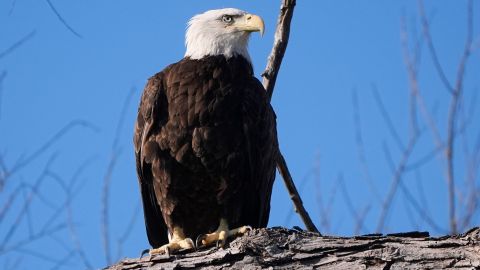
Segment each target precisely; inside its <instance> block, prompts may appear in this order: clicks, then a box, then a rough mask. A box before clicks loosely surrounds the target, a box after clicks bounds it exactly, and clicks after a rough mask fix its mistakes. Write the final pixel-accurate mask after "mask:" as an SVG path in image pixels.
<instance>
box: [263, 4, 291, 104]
mask: <svg viewBox="0 0 480 270" xmlns="http://www.w3.org/2000/svg"><path fill="white" fill-rule="evenodd" d="M296 4H297V1H296V0H282V5H281V6H280V15H279V16H278V21H277V29H276V30H275V40H274V41H273V47H272V51H271V52H270V56H269V57H268V63H267V66H266V68H265V71H264V72H263V73H262V77H263V86H264V87H265V90H266V91H267V97H268V100H271V99H272V95H273V90H274V88H275V82H276V81H277V76H278V72H279V70H280V66H281V64H282V60H283V56H284V55H285V51H286V50H287V45H288V38H289V37H290V23H291V21H292V17H293V11H294V9H295V5H296Z"/></svg>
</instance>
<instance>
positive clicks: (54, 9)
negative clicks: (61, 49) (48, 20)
mask: <svg viewBox="0 0 480 270" xmlns="http://www.w3.org/2000/svg"><path fill="white" fill-rule="evenodd" d="M45 1H46V2H47V4H48V6H49V7H50V9H51V10H52V11H53V13H55V15H56V16H57V19H58V20H59V21H60V22H61V23H62V24H63V25H64V26H65V27H66V28H67V29H68V30H69V31H70V32H71V33H72V34H74V35H75V36H77V37H78V38H83V37H82V35H80V34H79V33H78V32H77V31H75V29H73V28H72V27H71V26H70V25H69V24H68V23H67V21H66V20H65V19H64V18H63V17H62V15H61V14H60V12H58V10H57V9H56V8H55V6H54V5H53V3H52V1H51V0H45Z"/></svg>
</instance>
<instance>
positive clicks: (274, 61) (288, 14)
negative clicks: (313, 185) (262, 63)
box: [262, 0, 318, 232]
mask: <svg viewBox="0 0 480 270" xmlns="http://www.w3.org/2000/svg"><path fill="white" fill-rule="evenodd" d="M295 5H296V1H295V0H282V4H281V7H280V15H279V17H278V21H277V29H276V30H275V40H274V41H273V48H272V52H271V53H270V56H269V57H268V63H267V66H266V68H265V71H264V72H263V74H262V77H263V86H264V87H265V90H266V91H267V97H268V100H269V101H271V99H272V95H273V89H274V87H275V82H276V80H277V75H278V71H279V70H280V65H281V64H282V59H283V56H284V55H285V51H286V49H287V44H288V37H289V35H290V23H291V21H292V17H293V10H294V8H295ZM278 153H279V154H278V157H277V169H278V171H279V172H280V174H281V175H282V177H283V181H284V183H285V186H286V187H287V190H288V193H289V194H290V198H291V199H292V201H293V204H294V206H295V211H296V212H297V213H298V214H299V215H300V218H301V219H302V221H303V223H304V224H305V227H306V228H307V230H309V231H311V232H318V229H317V228H316V227H315V224H313V221H312V219H311V218H310V215H309V214H308V212H307V210H306V209H305V207H304V206H303V202H302V199H301V198H300V195H299V194H298V191H297V188H296V187H295V183H294V182H293V179H292V176H291V174H290V171H289V170H288V167H287V163H286V162H285V158H284V157H283V155H282V153H281V151H280V149H278Z"/></svg>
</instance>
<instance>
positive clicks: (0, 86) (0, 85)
mask: <svg viewBox="0 0 480 270" xmlns="http://www.w3.org/2000/svg"><path fill="white" fill-rule="evenodd" d="M5 77H7V71H5V70H4V71H2V73H0V119H2V97H3V81H4V80H5ZM1 176H2V175H0V177H1ZM2 180H3V179H2V178H0V191H2V182H3V181H2Z"/></svg>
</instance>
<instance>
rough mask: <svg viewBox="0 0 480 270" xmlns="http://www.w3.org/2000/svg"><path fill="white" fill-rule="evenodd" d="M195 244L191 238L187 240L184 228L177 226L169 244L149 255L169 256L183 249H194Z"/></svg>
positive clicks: (150, 252)
mask: <svg viewBox="0 0 480 270" xmlns="http://www.w3.org/2000/svg"><path fill="white" fill-rule="evenodd" d="M194 248H195V244H194V243H193V241H192V239H191V238H185V234H184V233H183V230H182V228H180V227H177V226H175V227H174V228H173V233H172V237H171V238H170V241H169V243H168V244H166V245H163V246H161V247H159V248H155V249H151V250H150V251H149V252H148V253H149V254H150V255H154V254H167V255H169V254H170V253H172V252H175V251H178V250H182V249H194Z"/></svg>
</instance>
